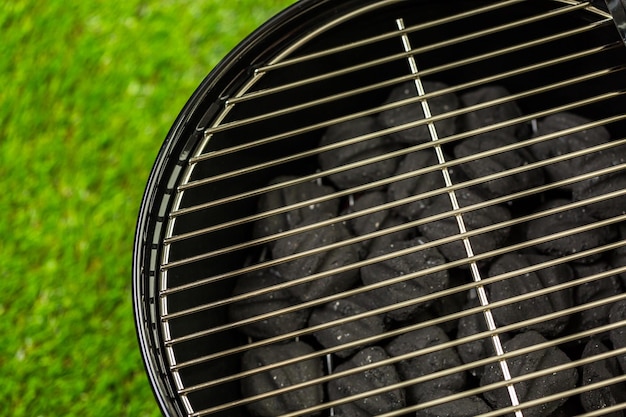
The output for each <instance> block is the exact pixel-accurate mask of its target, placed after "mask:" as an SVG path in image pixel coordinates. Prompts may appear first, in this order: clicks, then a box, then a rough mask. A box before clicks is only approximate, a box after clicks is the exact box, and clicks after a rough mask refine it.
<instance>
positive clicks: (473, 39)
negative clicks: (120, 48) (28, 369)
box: [133, 0, 626, 417]
mask: <svg viewBox="0 0 626 417" xmlns="http://www.w3.org/2000/svg"><path fill="white" fill-rule="evenodd" d="M608 5H609V7H608V8H607V7H606V6H605V5H604V4H603V3H597V2H589V1H586V2H583V1H577V0H554V1H550V0H545V1H521V0H508V1H498V2H492V1H478V0H464V1H449V2H430V1H408V0H383V1H363V0H362V1H343V2H331V1H307V0H304V1H301V2H299V3H297V4H296V5H294V6H292V7H291V8H289V9H288V10H286V11H285V12H283V13H282V14H281V15H279V16H277V17H276V18H274V19H273V20H271V21H269V22H268V23H267V24H266V25H264V26H263V27H262V28H261V29H259V30H258V31H257V32H255V33H254V34H253V35H252V36H251V37H249V38H248V39H246V40H245V41H244V42H242V44H241V45H240V46H239V47H237V48H236V49H235V50H234V51H232V53H231V54H230V55H229V56H228V57H227V58H226V59H225V60H224V61H223V62H222V63H221V64H220V65H219V66H218V67H217V68H216V69H215V70H214V71H213V72H212V73H211V74H210V75H209V76H208V77H207V79H206V80H205V81H204V82H203V83H202V85H201V86H200V87H199V88H198V90H197V92H196V93H195V94H194V95H193V97H191V99H190V101H189V103H188V104H187V106H186V107H185V108H184V109H183V111H182V112H181V115H180V117H179V118H178V120H177V121H176V123H175V124H174V126H173V127H172V130H171V132H170V133H169V135H168V137H167V139H166V141H165V143H164V145H163V147H162V149H161V152H160V154H159V156H158V159H157V161H156V163H155V166H154V169H153V172H152V175H151V177H150V179H149V182H148V185H147V189H146V193H145V196H144V201H143V205H142V210H141V212H140V218H139V222H138V228H137V235H136V244H135V257H134V277H133V283H134V297H135V299H134V303H135V316H136V321H137V328H138V335H139V340H140V345H141V349H142V353H143V356H144V360H145V363H146V368H147V370H148V375H149V377H150V382H151V384H152V386H153V388H154V391H155V394H156V398H157V400H158V401H159V404H160V406H161V408H162V410H163V412H164V413H165V414H166V415H171V416H175V415H177V416H208V415H219V416H248V415H283V416H310V415H320V416H331V415H339V416H369V415H382V416H388V417H391V416H409V415H411V416H443V415H445V416H470V415H471V416H474V415H481V416H502V415H506V416H512V415H514V416H516V417H520V416H527V417H528V416H573V415H581V416H582V415H585V416H597V415H611V416H621V415H623V413H624V411H623V410H624V409H626V291H624V290H625V289H626V267H625V266H626V251H625V249H624V244H625V243H626V241H625V240H624V239H626V223H624V220H626V210H624V209H623V207H625V205H624V203H625V202H626V197H625V195H626V190H625V189H624V185H626V172H624V171H623V170H624V168H625V164H624V162H625V157H626V152H625V150H626V149H625V148H624V145H625V144H626V138H625V137H624V132H626V124H625V119H626V115H625V113H624V110H623V109H624V108H626V97H625V95H624V91H625V88H626V73H625V72H624V69H625V66H624V65H625V63H626V54H625V51H624V43H623V42H622V39H621V38H620V30H616V23H617V26H618V28H620V27H621V26H623V22H621V21H619V19H618V17H619V16H621V15H623V14H624V9H623V6H622V4H621V2H619V1H615V2H608ZM608 9H611V11H612V13H613V16H615V20H616V21H615V22H614V19H613V17H612V14H611V13H609V11H607V10H608Z"/></svg>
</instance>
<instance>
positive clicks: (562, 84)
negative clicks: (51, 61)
mask: <svg viewBox="0 0 626 417" xmlns="http://www.w3.org/2000/svg"><path fill="white" fill-rule="evenodd" d="M621 69H622V68H621V67H620V68H619V69H616V68H613V69H608V70H601V71H598V72H593V73H589V74H585V75H582V76H579V77H573V78H570V79H567V80H564V81H561V82H558V83H554V84H550V85H547V86H542V87H539V88H535V89H532V90H528V91H525V92H523V93H519V94H512V95H510V96H508V97H507V98H506V99H500V100H492V101H490V102H488V103H483V104H479V105H475V106H468V107H464V108H461V109H458V110H455V111H450V112H447V113H442V114H439V115H436V116H433V117H432V121H433V122H437V121H440V120H443V119H447V118H450V117H455V116H459V115H462V114H465V113H468V112H470V111H473V110H478V109H483V108H487V107H489V106H492V105H494V104H500V103H503V102H508V101H513V100H514V99H519V98H523V97H529V96H534V95H537V94H540V93H544V92H549V91H552V90H555V89H558V88H561V87H565V86H570V85H574V84H577V83H579V82H582V81H587V80H591V79H594V78H596V77H598V76H601V75H606V74H610V73H612V72H614V71H616V70H621ZM442 92H444V90H439V91H438V92H437V93H438V94H429V95H425V97H424V98H422V99H425V100H427V99H429V98H432V97H433V96H436V95H439V94H441V93H442ZM622 94H624V92H622V91H612V92H607V93H604V94H599V95H596V96H593V97H589V98H587V99H584V100H578V101H575V102H572V103H568V104H565V105H562V106H558V107H555V108H553V109H552V110H551V111H550V112H548V111H543V112H536V113H533V114H530V115H526V116H520V117H518V118H515V119H511V120H509V121H507V122H506V123H503V124H505V125H512V124H516V123H514V122H517V123H521V122H524V121H529V120H532V119H535V118H538V117H542V116H543V115H547V114H551V113H555V112H558V111H566V110H569V109H573V108H576V107H579V106H583V105H587V104H591V103H595V102H598V101H603V100H608V99H611V98H615V97H618V96H620V95H622ZM411 102H413V100H411ZM406 104H409V103H407V101H405V100H403V101H402V102H401V105H406ZM425 124H426V122H425V120H423V119H421V120H417V121H414V122H409V123H404V124H402V125H399V126H394V127H390V128H386V129H382V130H379V131H376V132H372V133H368V134H365V135H361V136H357V137H354V138H351V139H347V140H344V141H341V142H338V143H334V144H331V145H325V146H319V147H317V148H315V149H311V150H307V151H303V152H299V153H294V154H292V155H289V156H287V157H281V158H277V159H273V160H269V161H266V162H263V163H259V164H256V165H252V166H247V167H243V168H239V169H236V170H233V171H228V172H225V173H222V174H219V175H214V176H210V177H207V178H204V179H201V180H196V181H191V182H188V183H186V184H184V185H181V186H179V187H178V190H179V191H184V190H187V189H190V188H194V187H197V186H200V185H207V184H210V183H213V182H216V181H221V180H225V179H230V178H234V177H237V176H240V175H243V174H249V173H251V172H255V171H259V170H263V169H267V168H271V167H275V166H279V165H282V164H285V163H288V162H293V161H296V160H299V159H303V158H307V157H311V156H315V155H318V154H320V153H322V152H325V151H329V150H333V149H337V148H341V147H343V146H347V145H350V144H354V143H358V142H361V141H366V140H369V139H374V138H377V137H380V136H386V135H388V134H391V133H396V132H400V131H403V130H406V129H409V128H414V127H418V126H423V125H425ZM493 129H495V127H494V128H490V130H493ZM292 132H294V131H292Z"/></svg>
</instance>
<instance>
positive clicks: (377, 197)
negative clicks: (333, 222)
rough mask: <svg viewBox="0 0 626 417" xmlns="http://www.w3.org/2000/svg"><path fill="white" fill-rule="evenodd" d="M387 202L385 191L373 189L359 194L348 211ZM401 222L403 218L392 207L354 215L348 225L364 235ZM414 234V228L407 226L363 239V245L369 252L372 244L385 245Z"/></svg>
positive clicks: (357, 233) (377, 205)
mask: <svg viewBox="0 0 626 417" xmlns="http://www.w3.org/2000/svg"><path fill="white" fill-rule="evenodd" d="M385 203H387V194H386V193H385V192H384V191H372V192H369V193H365V194H363V195H360V196H358V197H357V198H356V200H355V201H354V204H353V205H352V206H351V207H350V208H349V210H347V213H356V212H359V211H361V210H367V209H373V208H377V207H380V206H382V205H383V204H385ZM400 224H402V220H401V219H399V218H398V217H397V216H395V215H394V213H393V212H392V211H391V210H390V209H379V210H377V211H375V212H373V213H370V214H366V215H363V216H359V217H354V218H352V219H351V220H349V221H348V226H349V228H350V229H351V230H352V232H353V234H354V235H355V236H364V235H367V234H370V233H374V232H377V231H379V230H384V229H387V228H389V227H394V226H398V225H400ZM412 234H413V230H412V229H411V228H405V229H402V230H399V231H396V232H392V233H389V234H384V235H381V236H378V237H375V238H372V239H368V240H365V241H363V247H364V249H365V252H367V248H370V247H371V246H373V247H376V248H381V247H385V246H388V245H389V244H391V243H393V242H395V241H397V240H406V239H410V237H411V235H412ZM370 250H372V248H370Z"/></svg>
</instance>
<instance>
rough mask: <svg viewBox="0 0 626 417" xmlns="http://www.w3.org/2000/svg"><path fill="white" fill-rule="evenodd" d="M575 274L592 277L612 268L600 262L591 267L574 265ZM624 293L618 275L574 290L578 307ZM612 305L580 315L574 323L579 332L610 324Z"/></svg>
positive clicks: (591, 282)
mask: <svg viewBox="0 0 626 417" xmlns="http://www.w3.org/2000/svg"><path fill="white" fill-rule="evenodd" d="M572 268H573V269H574V273H575V274H576V276H577V277H578V278H585V277H591V276H593V275H596V274H602V273H605V272H610V271H611V269H612V268H611V266H610V265H609V264H608V263H606V262H604V261H598V262H596V263H593V264H589V265H580V264H578V265H576V264H572ZM622 291H623V288H622V284H621V282H620V279H619V277H618V276H617V275H613V274H609V275H607V276H604V277H603V278H600V279H595V280H593V281H590V282H586V283H584V284H581V285H579V286H577V287H576V288H575V290H574V302H575V303H576V305H578V306H582V305H584V304H587V303H591V302H593V301H600V300H603V299H605V298H608V297H613V296H615V295H619V294H621V293H622ZM611 307H612V303H605V304H603V305H600V306H598V307H594V308H591V309H586V310H583V311H581V312H580V313H579V314H578V317H577V319H576V320H574V322H575V323H576V329H577V330H588V329H593V328H596V327H599V326H603V325H605V324H607V323H608V320H609V312H610V311H611Z"/></svg>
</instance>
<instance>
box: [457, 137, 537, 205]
mask: <svg viewBox="0 0 626 417" xmlns="http://www.w3.org/2000/svg"><path fill="white" fill-rule="evenodd" d="M516 142H517V139H516V138H515V137H514V136H513V135H512V134H506V133H503V132H500V131H497V132H494V133H486V134H482V135H478V136H473V137H470V138H468V139H465V140H464V141H462V142H461V143H459V144H458V145H457V146H455V147H454V156H455V157H457V158H465V157H472V156H473V155H476V154H478V153H480V152H485V151H491V150H495V149H498V148H501V147H503V146H507V145H512V144H515V143H516ZM532 162H534V157H533V156H532V155H531V154H530V152H528V151H527V150H526V149H524V148H517V149H512V150H509V151H506V152H500V153H496V154H494V155H490V156H486V157H483V158H478V157H476V158H472V160H471V161H469V162H465V163H462V164H461V165H460V167H461V169H462V170H463V172H464V173H465V174H466V175H467V176H468V177H469V178H470V179H478V178H483V177H486V176H487V175H493V174H501V173H504V172H505V171H508V170H511V169H515V168H520V167H523V166H526V165H528V164H530V163H532ZM543 183H544V175H543V170H542V169H541V168H535V169H532V170H528V171H523V172H520V173H517V174H513V175H506V176H504V177H500V178H497V179H492V180H489V181H484V182H481V183H480V187H481V188H482V189H483V191H485V193H486V194H487V195H490V196H492V197H500V196H503V195H507V194H512V193H515V192H518V191H522V190H527V189H530V188H534V187H539V186H540V185H543Z"/></svg>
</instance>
